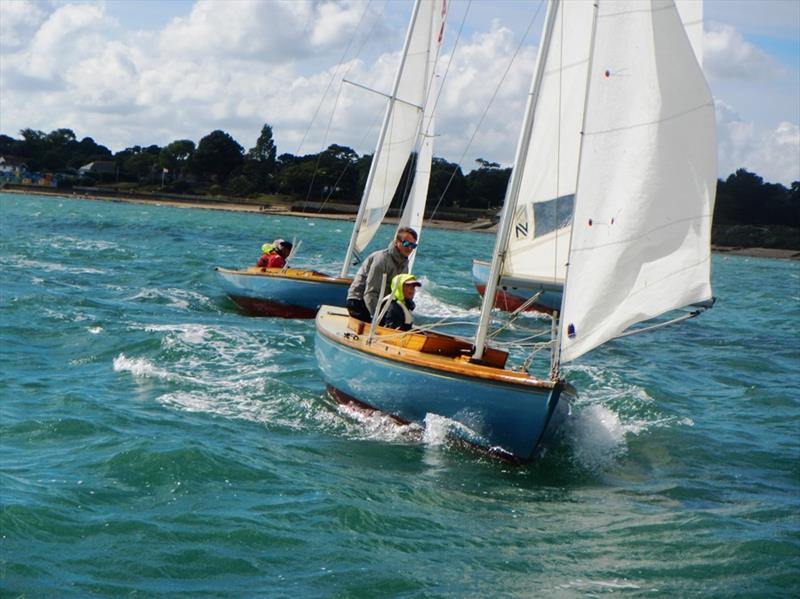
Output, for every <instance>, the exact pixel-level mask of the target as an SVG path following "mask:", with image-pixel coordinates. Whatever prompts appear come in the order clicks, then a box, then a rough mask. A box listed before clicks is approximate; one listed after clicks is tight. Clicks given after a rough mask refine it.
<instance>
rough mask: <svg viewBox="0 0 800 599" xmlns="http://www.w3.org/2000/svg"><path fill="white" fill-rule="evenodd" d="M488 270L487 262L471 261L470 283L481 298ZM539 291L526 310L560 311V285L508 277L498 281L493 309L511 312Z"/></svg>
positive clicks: (484, 290) (487, 277) (489, 266)
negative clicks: (540, 293)
mask: <svg viewBox="0 0 800 599" xmlns="http://www.w3.org/2000/svg"><path fill="white" fill-rule="evenodd" d="M490 268H491V264H489V263H488V262H482V261H480V260H473V261H472V281H473V283H474V284H475V288H476V289H477V290H478V293H480V295H481V297H482V296H483V295H484V294H485V292H486V282H487V281H488V280H489V269H490ZM540 291H541V292H542V295H541V296H539V298H538V299H537V300H536V301H535V302H534V303H533V304H531V305H530V306H529V307H528V308H526V310H528V311H533V312H544V313H546V314H552V313H553V312H554V311H557V310H560V309H561V296H562V292H563V286H562V285H560V284H557V283H549V282H548V283H545V282H540V281H527V280H523V279H514V278H510V277H503V278H501V279H500V286H499V287H498V288H497V292H496V294H495V308H497V309H498V310H505V311H507V312H513V311H514V310H516V309H517V308H519V307H520V306H521V305H522V304H524V303H525V302H526V301H527V300H528V299H530V298H531V297H533V296H534V295H535V294H537V293H539V292H540Z"/></svg>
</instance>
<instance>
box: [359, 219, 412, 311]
mask: <svg viewBox="0 0 800 599" xmlns="http://www.w3.org/2000/svg"><path fill="white" fill-rule="evenodd" d="M416 248H417V232H416V231H415V230H414V229H412V228H411V227H400V228H399V229H397V234H396V235H395V238H394V242H393V243H392V245H390V246H389V247H388V248H386V249H385V250H378V251H377V252H373V253H372V254H370V255H369V257H367V259H366V260H364V263H363V264H362V265H361V268H359V269H358V272H357V273H356V276H355V277H353V282H352V283H351V284H350V289H349V290H348V292H347V312H348V313H349V314H350V316H352V317H353V318H358V319H359V320H363V321H365V322H370V321H371V320H372V314H374V312H375V308H376V307H377V305H378V301H379V300H380V298H382V297H383V296H385V295H386V294H387V293H389V285H391V282H392V279H393V278H394V277H395V275H399V274H401V273H405V272H408V257H409V256H410V255H411V252H413V251H414V250H415V249H416ZM384 274H386V285H385V286H384V288H383V289H381V288H380V286H381V279H382V278H383V275H384Z"/></svg>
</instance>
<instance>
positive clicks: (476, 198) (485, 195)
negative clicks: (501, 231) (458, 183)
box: [464, 158, 511, 209]
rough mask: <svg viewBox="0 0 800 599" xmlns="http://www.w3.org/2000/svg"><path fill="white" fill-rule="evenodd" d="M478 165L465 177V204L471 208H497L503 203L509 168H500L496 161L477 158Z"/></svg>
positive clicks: (509, 173)
mask: <svg viewBox="0 0 800 599" xmlns="http://www.w3.org/2000/svg"><path fill="white" fill-rule="evenodd" d="M475 162H477V163H478V164H479V165H480V167H479V168H476V169H475V170H473V171H472V172H470V173H469V174H468V175H467V176H466V178H465V181H464V182H465V185H466V198H465V201H464V205H465V206H470V207H472V208H487V209H489V208H498V207H500V206H502V205H503V198H505V194H506V187H507V186H508V179H509V177H511V169H510V168H500V165H499V164H497V163H496V162H488V161H486V160H484V159H483V158H478V159H477V160H476V161H475Z"/></svg>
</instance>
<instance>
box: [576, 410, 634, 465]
mask: <svg viewBox="0 0 800 599" xmlns="http://www.w3.org/2000/svg"><path fill="white" fill-rule="evenodd" d="M565 432H566V440H567V442H568V443H569V445H570V447H571V448H572V453H573V456H574V459H575V461H576V462H577V463H578V464H579V465H580V466H582V467H583V468H585V469H587V470H590V471H592V472H597V471H602V470H604V469H606V468H607V467H608V466H610V465H612V464H613V463H615V462H616V460H617V459H619V458H620V457H621V456H623V455H624V454H625V453H626V451H627V445H626V444H625V427H624V426H622V423H621V422H620V420H619V416H618V415H617V414H616V413H615V412H613V411H612V410H610V409H608V408H606V407H604V406H602V405H592V406H589V407H588V408H585V409H583V410H581V411H580V412H577V413H573V415H572V416H571V417H570V419H569V420H568V421H567V425H566V431H565Z"/></svg>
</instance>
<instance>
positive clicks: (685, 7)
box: [675, 0, 703, 67]
mask: <svg viewBox="0 0 800 599" xmlns="http://www.w3.org/2000/svg"><path fill="white" fill-rule="evenodd" d="M675 8H677V9H678V14H679V15H680V17H681V22H683V27H684V29H686V35H688V36H689V41H690V42H691V43H692V50H694V55H695V56H696V57H697V63H698V64H699V65H700V67H702V66H703V0H675Z"/></svg>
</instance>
